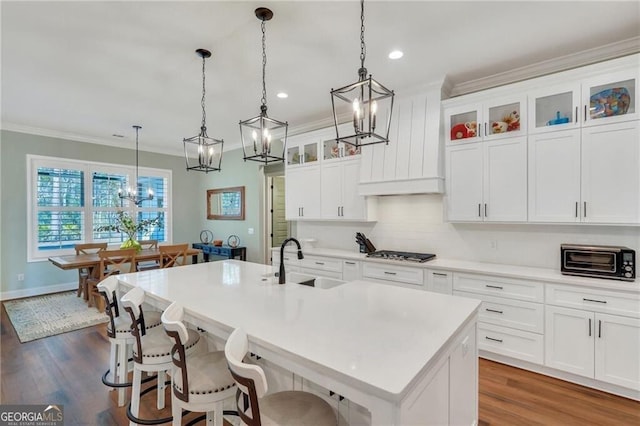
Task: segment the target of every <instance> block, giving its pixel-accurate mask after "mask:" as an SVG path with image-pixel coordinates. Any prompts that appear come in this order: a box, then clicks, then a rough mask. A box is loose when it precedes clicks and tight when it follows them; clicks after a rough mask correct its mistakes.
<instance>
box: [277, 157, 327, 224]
mask: <svg viewBox="0 0 640 426" xmlns="http://www.w3.org/2000/svg"><path fill="white" fill-rule="evenodd" d="M285 218H286V219H287V220H300V219H309V220H313V219H315V220H317V219H320V218H321V212H320V166H318V165H315V166H309V167H297V168H295V167H294V168H291V169H289V170H287V171H286V176H285Z"/></svg>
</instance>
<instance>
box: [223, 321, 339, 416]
mask: <svg viewBox="0 0 640 426" xmlns="http://www.w3.org/2000/svg"><path fill="white" fill-rule="evenodd" d="M248 347H249V342H248V340H247V334H246V333H245V332H244V330H242V329H236V330H234V331H233V333H231V335H230V336H229V339H228V340H227V344H226V345H225V347H224V354H225V357H226V358H227V363H228V364H229V370H231V375H232V376H233V378H234V379H235V381H236V385H237V387H238V391H237V393H236V404H237V406H238V416H240V419H241V420H242V421H243V422H244V424H246V425H247V426H262V425H265V426H266V425H269V426H272V425H274V426H275V425H297V426H325V425H327V426H329V425H331V426H336V425H337V424H338V419H337V418H336V415H335V413H334V412H333V409H332V408H331V406H330V405H329V404H328V403H327V402H326V401H325V400H323V399H322V398H320V397H319V396H316V395H313V394H311V393H309V392H303V391H284V392H276V393H272V394H269V395H265V394H266V393H267V390H268V386H267V379H266V377H265V375H264V371H263V370H262V368H261V367H260V366H258V365H253V364H247V363H244V362H243V359H244V357H245V355H246V354H247V350H248Z"/></svg>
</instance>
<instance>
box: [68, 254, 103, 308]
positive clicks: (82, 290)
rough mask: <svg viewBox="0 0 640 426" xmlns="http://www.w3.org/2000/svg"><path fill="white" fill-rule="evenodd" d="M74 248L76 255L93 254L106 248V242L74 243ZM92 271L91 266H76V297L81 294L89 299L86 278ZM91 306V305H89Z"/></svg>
mask: <svg viewBox="0 0 640 426" xmlns="http://www.w3.org/2000/svg"><path fill="white" fill-rule="evenodd" d="M74 248H75V250H76V256H77V255H81V254H93V253H97V252H99V251H102V250H106V249H107V243H85V244H76V245H75V246H74ZM92 273H93V268H92V267H86V266H85V267H82V268H78V295H77V296H78V297H80V296H83V297H84V300H86V301H87V302H88V301H89V291H88V286H87V280H88V279H89V277H91V274H92ZM89 306H91V305H89Z"/></svg>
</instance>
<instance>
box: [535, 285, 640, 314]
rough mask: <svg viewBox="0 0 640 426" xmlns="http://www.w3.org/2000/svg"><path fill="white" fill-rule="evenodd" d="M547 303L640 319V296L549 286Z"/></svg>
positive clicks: (564, 286)
mask: <svg viewBox="0 0 640 426" xmlns="http://www.w3.org/2000/svg"><path fill="white" fill-rule="evenodd" d="M630 285H633V284H630ZM546 302H547V304H549V305H556V306H566V307H568V308H575V309H582V310H586V311H592V312H604V313H608V314H614V315H624V316H628V317H634V318H640V294H628V293H624V294H623V293H617V292H615V291H608V290H597V289H592V288H582V287H574V286H566V285H559V284H549V285H547V295H546Z"/></svg>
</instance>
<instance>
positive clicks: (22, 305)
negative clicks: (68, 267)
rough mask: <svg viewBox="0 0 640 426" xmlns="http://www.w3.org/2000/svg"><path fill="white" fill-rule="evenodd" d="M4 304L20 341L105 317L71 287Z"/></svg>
mask: <svg viewBox="0 0 640 426" xmlns="http://www.w3.org/2000/svg"><path fill="white" fill-rule="evenodd" d="M4 308H5V309H6V311H7V314H8V315H9V319H10V320H11V324H12V325H13V328H14V329H15V330H16V333H17V334H18V339H20V342H22V343H25V342H30V341H32V340H36V339H42V338H43V337H48V336H54V335H56V334H61V333H66V332H68V331H74V330H79V329H81V328H85V327H90V326H92V325H96V324H102V323H105V322H107V321H108V318H107V315H106V314H105V313H103V312H99V311H98V310H97V309H96V308H94V307H91V308H90V307H88V306H87V302H85V300H84V299H83V298H82V297H77V296H76V292H75V291H67V292H63V293H55V294H47V295H44V296H35V297H29V298H26V299H18V300H9V301H7V302H4Z"/></svg>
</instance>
